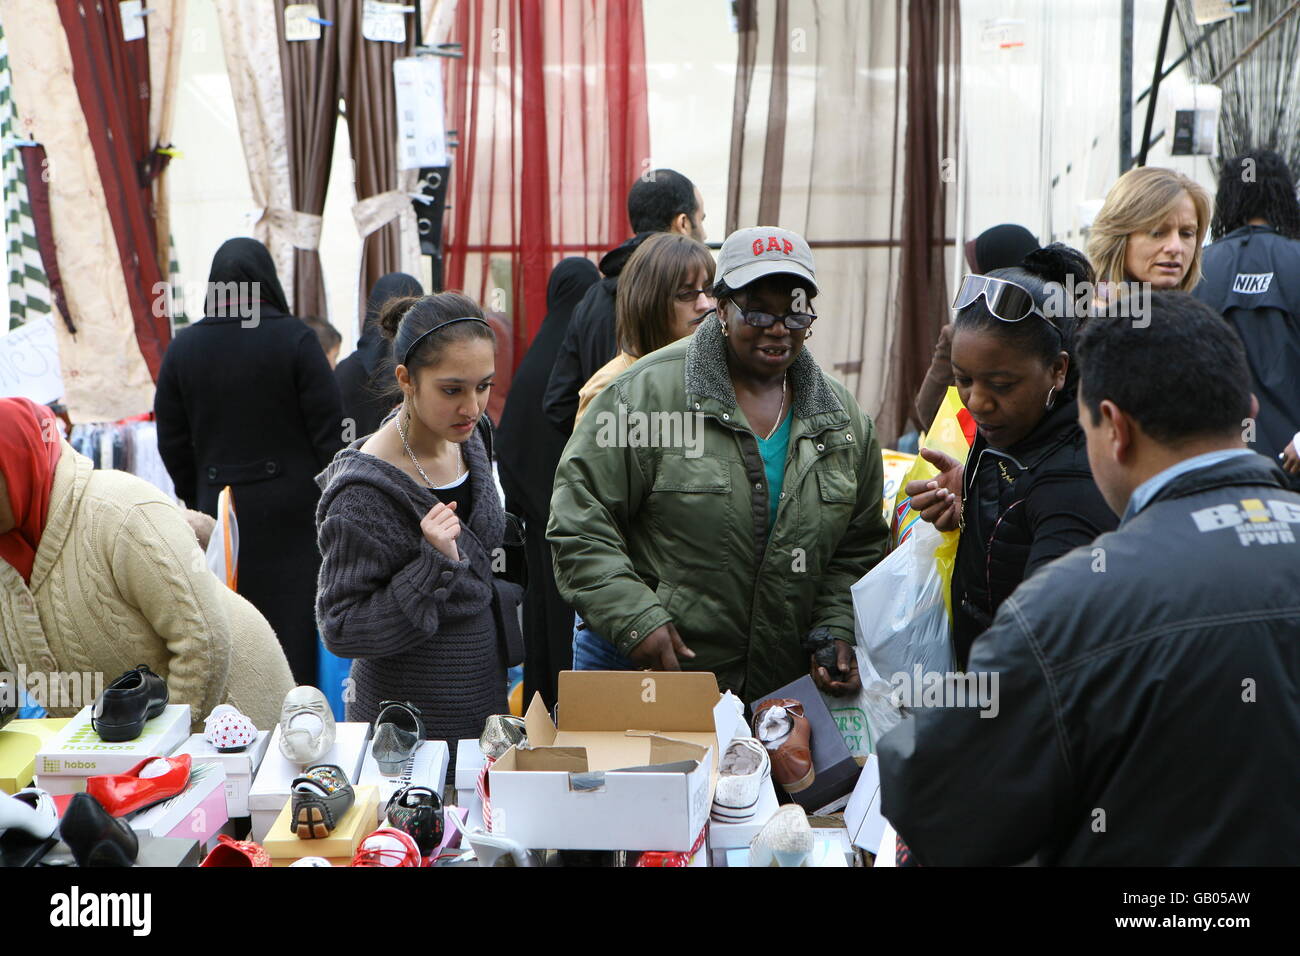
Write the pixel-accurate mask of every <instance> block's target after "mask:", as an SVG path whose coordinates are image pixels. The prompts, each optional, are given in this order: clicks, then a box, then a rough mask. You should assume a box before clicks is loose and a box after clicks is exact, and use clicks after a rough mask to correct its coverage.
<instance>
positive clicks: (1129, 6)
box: [1119, 0, 1300, 175]
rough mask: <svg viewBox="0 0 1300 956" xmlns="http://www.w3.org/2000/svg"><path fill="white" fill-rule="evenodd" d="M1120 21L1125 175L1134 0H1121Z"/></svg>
mask: <svg viewBox="0 0 1300 956" xmlns="http://www.w3.org/2000/svg"><path fill="white" fill-rule="evenodd" d="M1298 2H1300V0H1298ZM1119 21H1120V22H1119V172H1120V175H1123V174H1124V173H1126V172H1128V170H1129V167H1130V166H1132V165H1133V0H1120V15H1119Z"/></svg>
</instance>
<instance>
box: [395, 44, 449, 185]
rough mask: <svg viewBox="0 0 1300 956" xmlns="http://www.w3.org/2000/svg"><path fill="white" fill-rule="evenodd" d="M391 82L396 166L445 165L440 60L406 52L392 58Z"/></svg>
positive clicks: (446, 159) (418, 167)
mask: <svg viewBox="0 0 1300 956" xmlns="http://www.w3.org/2000/svg"><path fill="white" fill-rule="evenodd" d="M393 82H394V84H395V86H396V95H395V97H394V99H395V101H396V106H397V142H398V156H397V168H398V169H422V168H424V167H426V166H446V165H447V163H448V157H447V128H446V122H445V120H444V118H443V112H442V61H441V60H440V59H439V58H438V57H434V56H408V57H403V58H401V59H399V60H394V61H393Z"/></svg>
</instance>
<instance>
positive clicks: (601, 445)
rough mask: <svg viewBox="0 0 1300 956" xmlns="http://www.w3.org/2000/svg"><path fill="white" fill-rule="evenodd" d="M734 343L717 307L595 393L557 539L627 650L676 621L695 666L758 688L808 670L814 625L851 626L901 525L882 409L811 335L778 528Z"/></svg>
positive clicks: (555, 521)
mask: <svg viewBox="0 0 1300 956" xmlns="http://www.w3.org/2000/svg"><path fill="white" fill-rule="evenodd" d="M726 349H727V344H726V338H725V337H724V336H723V335H722V331H721V328H720V326H719V325H718V323H717V322H715V321H708V322H705V323H704V324H703V325H702V326H701V327H700V328H699V329H698V330H697V331H696V333H695V335H694V336H692V337H690V338H686V339H682V340H680V341H678V342H675V343H673V344H672V345H670V346H668V347H666V348H663V349H660V350H659V351H657V352H653V353H651V354H650V355H647V356H645V357H644V358H642V359H641V360H640V361H638V362H637V363H636V364H635V365H634V366H632V367H631V368H630V369H628V370H627V371H626V372H624V373H623V374H621V375H620V376H619V377H618V378H616V379H615V380H614V381H613V382H612V383H611V384H610V385H609V387H608V388H606V389H605V390H604V391H603V392H602V393H601V394H600V395H599V396H598V397H597V398H596V399H595V400H594V401H593V402H592V404H591V406H590V408H589V409H588V412H587V415H586V417H585V418H583V420H582V422H581V423H580V424H579V426H578V428H577V429H576V430H575V431H574V433H573V436H572V438H570V439H569V443H568V445H567V446H566V447H565V450H564V456H563V458H562V459H561V461H560V466H559V469H558V470H557V471H556V473H555V489H554V494H553V496H552V499H551V520H550V524H549V526H548V527H547V537H548V538H549V540H550V542H551V547H552V550H553V552H554V556H555V579H556V584H557V585H558V587H559V591H560V594H561V595H563V597H564V599H565V600H566V601H567V602H568V603H569V604H570V605H572V606H573V607H574V608H575V609H576V610H577V611H578V613H579V614H580V615H581V616H582V618H583V620H584V621H586V622H587V623H588V624H589V625H590V626H591V627H592V629H593V630H594V631H595V632H596V633H598V634H601V635H603V636H604V637H606V638H608V639H609V640H611V641H613V642H614V644H615V645H616V646H617V647H618V649H619V650H620V651H621V652H622V653H624V654H627V653H628V652H629V651H630V650H631V649H632V648H633V647H635V646H636V645H637V644H638V643H639V642H640V641H641V639H642V638H644V637H645V636H646V635H647V634H649V633H650V632H651V631H653V630H654V629H655V628H657V627H660V626H662V625H664V624H666V623H668V622H669V621H671V622H672V623H673V624H674V626H675V627H676V628H677V631H678V633H679V634H681V636H682V640H683V641H685V643H686V646H687V647H689V648H690V649H691V650H693V651H694V652H695V655H696V656H695V658H694V659H691V660H686V659H683V660H682V666H683V667H685V668H688V669H691V670H705V671H712V672H714V673H715V674H716V675H717V677H718V683H719V685H720V686H721V687H722V688H724V689H729V690H731V691H733V692H735V693H736V694H737V695H738V696H740V697H742V699H745V700H751V701H752V700H756V699H758V698H759V697H761V696H762V695H764V694H766V693H768V692H769V691H772V690H775V689H777V688H779V687H781V686H782V685H784V684H787V683H789V682H790V681H793V680H795V679H796V678H798V677H799V676H801V675H802V674H806V673H808V670H809V660H808V656H807V654H805V653H804V652H803V650H802V649H801V647H800V640H801V638H802V637H803V636H804V635H805V634H806V633H807V632H808V631H809V630H811V629H812V628H815V627H827V628H830V630H831V631H832V633H833V634H834V635H835V637H837V638H839V639H840V640H843V641H847V642H849V643H852V642H853V604H852V600H851V597H850V593H849V588H850V587H851V586H852V585H853V583H854V582H855V581H857V580H858V579H859V578H860V577H862V575H864V574H865V573H866V572H867V571H869V570H870V569H871V568H872V567H874V566H875V564H876V562H878V561H879V560H880V559H881V558H882V557H883V556H884V554H885V547H886V540H887V538H888V528H887V526H886V525H885V521H884V518H883V516H882V514H881V506H880V499H881V482H882V479H883V466H882V463H881V458H880V446H879V444H878V443H877V441H876V437H875V432H874V429H873V426H872V423H871V420H870V419H869V418H868V417H867V416H866V415H865V414H863V412H862V411H861V410H860V409H859V408H858V405H857V403H856V402H855V401H854V400H853V397H852V396H851V395H850V394H849V393H848V391H847V390H846V389H845V388H844V387H843V386H842V385H840V384H839V383H838V382H835V381H833V380H831V379H830V378H828V377H827V376H825V375H823V374H822V371H821V369H820V368H819V367H818V365H817V363H816V361H814V359H813V357H812V355H811V354H809V353H808V352H807V351H806V350H804V351H801V352H800V353H799V355H798V357H797V358H796V359H795V361H794V364H793V365H791V366H790V370H789V372H788V379H789V382H790V385H791V386H792V388H793V398H792V402H793V412H794V421H793V422H792V423H791V429H790V450H789V455H788V458H787V460H786V471H785V487H784V488H782V489H781V490H780V492H779V494H780V496H781V500H780V503H779V505H778V510H777V516H776V523H775V524H774V525H773V527H772V531H771V535H770V537H769V535H768V534H767V521H768V506H767V495H768V489H767V487H766V478H765V476H764V472H763V461H762V457H761V456H760V454H759V450H758V441H757V439H756V438H755V436H754V433H753V432H752V431H751V430H750V428H749V424H748V422H747V421H746V420H745V415H744V413H743V412H742V411H741V410H740V408H739V407H738V404H737V402H736V395H735V390H734V389H733V387H732V384H731V378H730V375H729V373H728V370H727V362H726ZM656 412H657V413H663V412H671V413H674V414H672V415H668V416H664V415H658V416H655V415H646V414H645V413H656Z"/></svg>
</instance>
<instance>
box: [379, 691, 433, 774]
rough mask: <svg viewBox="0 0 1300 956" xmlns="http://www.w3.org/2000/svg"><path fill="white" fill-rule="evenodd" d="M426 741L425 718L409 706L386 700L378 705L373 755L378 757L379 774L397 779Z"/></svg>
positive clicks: (408, 704)
mask: <svg viewBox="0 0 1300 956" xmlns="http://www.w3.org/2000/svg"><path fill="white" fill-rule="evenodd" d="M423 739H424V718H423V717H422V716H421V715H420V711H419V710H417V709H416V708H415V707H414V706H412V705H411V704H410V703H399V702H398V701H395V700H386V701H383V702H382V703H381V704H380V705H379V716H378V717H376V718H375V741H374V743H373V744H372V745H371V748H370V752H371V753H373V754H374V755H375V762H376V763H377V764H379V772H380V773H382V774H383V775H384V776H385V777H395V776H397V775H398V774H400V773H401V772H402V768H403V767H404V766H405V765H406V761H407V760H409V759H410V757H411V754H413V753H415V748H416V747H418V746H420V741H422V740H423Z"/></svg>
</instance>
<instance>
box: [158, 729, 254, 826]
mask: <svg viewBox="0 0 1300 956" xmlns="http://www.w3.org/2000/svg"><path fill="white" fill-rule="evenodd" d="M270 743H271V731H269V730H260V731H258V733H257V739H256V740H254V741H253V742H252V743H251V744H249V745H248V746H247V747H246V748H244V750H243V751H242V752H240V753H233V754H223V753H218V752H217V748H216V747H213V746H212V744H210V743H208V742H207V741H206V740H204V739H203V735H202V734H191V735H190V739H189V740H187V741H186V742H185V743H184V744H182V745H181V746H180V748H179V749H178V750H177V751H176V752H177V753H181V754H190V755H191V756H192V757H193V758H194V766H196V767H197V766H198V765H199V764H201V763H206V764H219V765H220V766H221V768H222V769H223V770H224V771H225V772H226V784H225V787H226V813H227V815H229V816H230V817H231V818H232V819H233V818H236V817H246V816H248V791H249V790H250V789H252V786H253V777H254V775H255V774H256V773H257V769H258V767H260V766H261V765H262V760H263V758H264V757H265V756H266V750H267V747H268V746H269V745H270Z"/></svg>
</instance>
